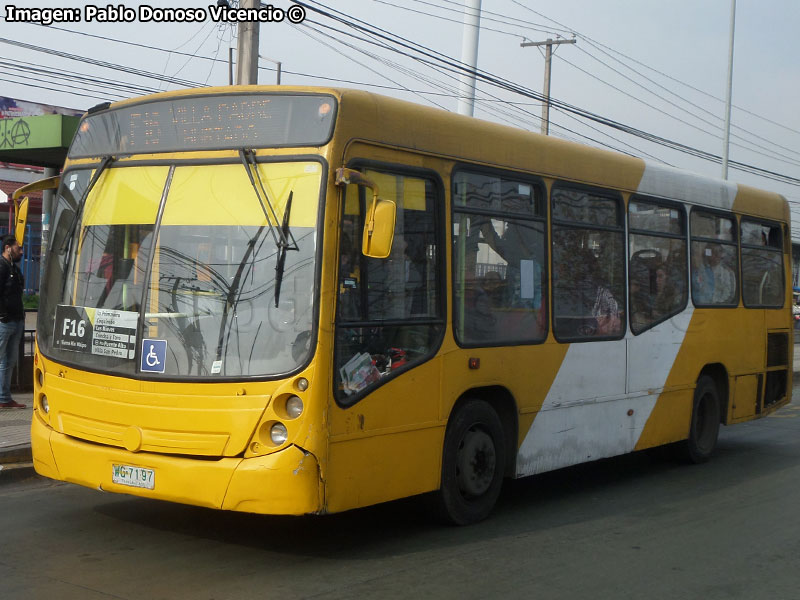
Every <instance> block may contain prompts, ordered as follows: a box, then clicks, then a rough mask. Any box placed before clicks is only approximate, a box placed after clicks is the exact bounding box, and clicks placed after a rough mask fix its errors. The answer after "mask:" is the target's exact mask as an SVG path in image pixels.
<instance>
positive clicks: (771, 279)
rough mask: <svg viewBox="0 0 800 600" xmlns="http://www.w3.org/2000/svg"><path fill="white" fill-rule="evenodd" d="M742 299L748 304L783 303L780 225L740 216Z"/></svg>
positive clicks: (767, 304)
mask: <svg viewBox="0 0 800 600" xmlns="http://www.w3.org/2000/svg"><path fill="white" fill-rule="evenodd" d="M741 242H742V299H743V300H744V305H745V306H747V307H758V306H763V307H769V308H780V307H782V306H783V301H784V293H785V285H786V284H785V282H784V280H783V240H782V234H781V228H780V225H777V224H771V223H761V222H755V221H752V220H750V219H745V218H743V219H742V223H741Z"/></svg>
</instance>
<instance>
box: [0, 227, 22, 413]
mask: <svg viewBox="0 0 800 600" xmlns="http://www.w3.org/2000/svg"><path fill="white" fill-rule="evenodd" d="M2 244H3V254H2V256H0V408H25V405H24V404H20V403H18V402H15V401H14V399H13V398H12V397H11V374H12V372H13V371H14V366H15V365H16V364H17V357H18V356H19V342H20V339H21V338H22V333H23V331H24V330H25V309H24V308H23V307H22V290H23V289H24V282H23V280H22V271H20V270H19V267H18V266H17V263H19V261H20V260H21V259H22V247H21V246H20V245H19V242H17V238H16V237H14V236H13V235H6V236H3V238H2Z"/></svg>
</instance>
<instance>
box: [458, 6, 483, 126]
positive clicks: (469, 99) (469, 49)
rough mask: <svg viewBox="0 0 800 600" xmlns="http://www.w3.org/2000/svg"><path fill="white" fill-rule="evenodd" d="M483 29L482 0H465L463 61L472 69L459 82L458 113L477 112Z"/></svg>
mask: <svg viewBox="0 0 800 600" xmlns="http://www.w3.org/2000/svg"><path fill="white" fill-rule="evenodd" d="M480 30H481V0H466V1H465V2H464V34H463V35H464V37H463V38H462V41H461V62H462V63H463V64H464V65H466V66H467V67H469V68H470V69H471V72H470V73H462V74H461V75H460V76H459V83H458V114H460V115H467V116H468V117H471V116H472V115H473V114H474V112H475V69H476V68H477V66H478V34H479V33H480Z"/></svg>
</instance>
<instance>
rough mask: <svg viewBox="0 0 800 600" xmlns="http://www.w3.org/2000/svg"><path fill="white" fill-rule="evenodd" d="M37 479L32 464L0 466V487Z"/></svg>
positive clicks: (18, 463) (20, 463)
mask: <svg viewBox="0 0 800 600" xmlns="http://www.w3.org/2000/svg"><path fill="white" fill-rule="evenodd" d="M34 477H38V475H37V474H36V471H35V470H34V468H33V463H32V462H16V463H11V464H9V465H0V486H2V485H5V484H8V483H14V482H17V481H24V480H26V479H32V478H34Z"/></svg>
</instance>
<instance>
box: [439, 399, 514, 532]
mask: <svg viewBox="0 0 800 600" xmlns="http://www.w3.org/2000/svg"><path fill="white" fill-rule="evenodd" d="M504 467H505V441H504V439H503V425H502V423H501V422H500V417H498V416H497V413H496V412H495V411H494V409H493V408H492V407H491V406H489V405H488V404H487V403H486V402H483V401H481V400H468V401H467V402H466V403H465V404H463V405H462V406H461V407H460V408H459V409H458V410H457V412H456V413H455V414H454V415H453V417H452V418H451V419H450V423H449V424H448V426H447V432H446V433H445V439H444V451H443V453H442V479H441V486H440V489H439V493H438V497H437V500H438V504H439V511H440V513H441V515H442V517H443V518H444V519H445V521H447V522H450V523H453V524H456V525H469V524H471V523H477V522H478V521H482V520H483V519H485V518H486V517H487V516H488V515H489V513H490V512H491V511H492V508H494V505H495V503H496V502H497V498H498V496H499V495H500V488H501V487H502V484H503V471H504Z"/></svg>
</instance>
